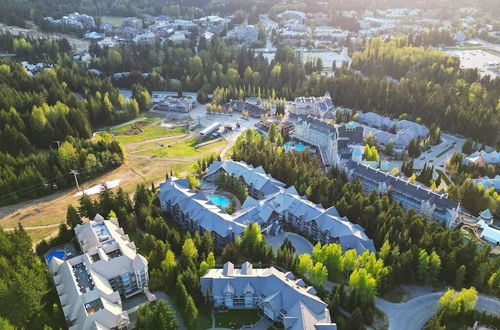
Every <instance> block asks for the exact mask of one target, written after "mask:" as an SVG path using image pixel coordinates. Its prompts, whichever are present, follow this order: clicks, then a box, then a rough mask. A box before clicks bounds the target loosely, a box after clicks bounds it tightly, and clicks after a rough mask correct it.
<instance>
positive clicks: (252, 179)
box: [203, 161, 285, 199]
mask: <svg viewBox="0 0 500 330" xmlns="http://www.w3.org/2000/svg"><path fill="white" fill-rule="evenodd" d="M221 174H229V175H232V176H235V177H237V178H239V179H241V180H242V181H243V182H244V183H245V185H246V186H247V188H248V194H249V195H250V196H252V197H253V198H256V199H264V198H265V197H266V196H269V195H271V194H275V193H277V192H279V191H280V190H281V189H283V188H284V187H285V184H284V183H283V182H281V181H278V180H276V179H274V178H273V177H272V176H271V175H270V174H267V173H266V171H265V170H264V168H263V167H262V166H259V167H253V166H252V165H249V164H247V163H244V162H234V161H224V162H219V161H215V162H213V163H212V164H211V165H210V166H209V167H208V169H207V171H206V173H205V175H204V176H203V180H204V181H205V182H209V183H215V181H216V180H217V178H218V177H219V175H221Z"/></svg>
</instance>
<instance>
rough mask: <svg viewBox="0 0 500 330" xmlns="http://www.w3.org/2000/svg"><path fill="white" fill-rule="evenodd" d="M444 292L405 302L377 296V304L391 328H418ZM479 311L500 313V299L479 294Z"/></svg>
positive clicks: (434, 309) (414, 329) (427, 319)
mask: <svg viewBox="0 0 500 330" xmlns="http://www.w3.org/2000/svg"><path fill="white" fill-rule="evenodd" d="M443 293H444V292H433V293H428V294H424V295H421V296H418V297H415V298H413V299H410V300H408V301H407V302H404V303H399V304H394V303H391V302H388V301H387V300H384V299H382V298H377V300H376V302H375V305H376V306H377V308H378V309H380V310H381V311H383V312H384V313H385V314H386V315H387V318H388V319H389V330H399V329H406V330H418V329H422V328H423V327H424V325H425V324H426V323H427V321H429V320H430V319H431V317H432V316H434V314H435V313H436V309H437V303H438V301H439V298H440V297H441V295H443ZM476 309H477V310H478V311H481V312H482V311H486V312H487V313H489V314H496V315H500V300H498V299H496V298H493V297H489V296H485V295H479V296H478V301H477V305H476Z"/></svg>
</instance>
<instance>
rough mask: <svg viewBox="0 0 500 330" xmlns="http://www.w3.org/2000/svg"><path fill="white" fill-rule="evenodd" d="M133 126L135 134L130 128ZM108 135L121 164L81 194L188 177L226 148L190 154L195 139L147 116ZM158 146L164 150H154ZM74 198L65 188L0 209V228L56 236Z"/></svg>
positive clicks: (38, 236)
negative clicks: (112, 184) (114, 184)
mask: <svg viewBox="0 0 500 330" xmlns="http://www.w3.org/2000/svg"><path fill="white" fill-rule="evenodd" d="M138 123H140V124H138ZM134 124H138V125H139V127H140V128H141V129H140V130H137V129H134ZM112 133H113V134H114V135H115V138H116V139H117V140H118V141H120V142H121V143H122V145H123V148H124V149H125V163H124V164H123V165H122V166H120V167H119V168H117V169H115V170H113V171H111V172H108V173H106V174H104V175H102V176H100V177H98V178H95V179H93V180H90V181H87V182H84V183H82V184H81V187H82V188H83V189H88V188H90V187H92V186H94V185H97V184H102V183H104V182H107V181H112V180H116V179H121V182H120V185H119V187H121V188H122V189H124V191H125V192H127V193H132V192H133V191H134V190H135V187H136V186H137V185H138V184H145V185H146V186H150V185H151V183H154V184H158V183H160V182H162V181H163V180H165V174H166V173H171V172H172V173H174V174H175V175H176V176H178V177H183V176H186V175H188V174H190V173H192V171H193V168H192V165H193V164H194V163H195V162H196V160H198V159H199V158H202V157H205V156H208V155H211V154H217V155H219V154H220V153H221V152H222V150H224V148H225V147H226V145H227V141H225V140H222V141H217V142H215V143H211V144H208V145H206V146H203V147H201V148H197V149H196V148H194V144H193V143H194V141H195V138H194V137H193V136H190V135H189V133H186V132H185V130H184V128H183V127H178V128H165V127H162V126H160V119H159V118H158V117H157V116H150V115H146V116H143V117H142V118H140V119H139V120H134V121H131V122H129V123H126V124H123V125H120V126H118V127H115V128H114V129H113V130H112ZM160 144H163V145H164V146H165V147H163V148H162V147H160ZM168 145H171V148H168ZM165 150H166V151H165ZM76 193H77V190H76V188H73V189H66V190H64V191H59V192H56V193H54V194H52V195H49V196H45V197H42V198H38V199H36V200H32V201H28V202H23V203H18V204H14V205H9V206H6V207H2V208H0V226H2V227H3V228H15V227H17V225H18V223H21V224H22V225H23V226H24V227H25V228H26V229H27V230H28V233H29V234H30V236H31V237H32V238H33V240H34V241H38V240H40V239H42V238H44V237H47V236H49V235H51V234H54V233H56V232H57V230H58V224H59V223H61V222H64V221H65V217H66V209H67V206H68V205H70V204H71V205H75V206H76V205H77V204H78V199H79V197H77V196H75V194H76Z"/></svg>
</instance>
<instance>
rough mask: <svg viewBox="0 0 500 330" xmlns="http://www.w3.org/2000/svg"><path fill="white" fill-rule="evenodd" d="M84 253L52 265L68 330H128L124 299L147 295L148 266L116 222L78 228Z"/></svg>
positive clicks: (96, 222) (100, 220)
mask: <svg viewBox="0 0 500 330" xmlns="http://www.w3.org/2000/svg"><path fill="white" fill-rule="evenodd" d="M75 234H76V241H77V242H78V244H79V245H80V248H81V251H82V254H81V255H78V256H75V257H73V258H71V259H67V260H62V259H59V258H58V257H57V256H55V257H53V258H52V259H51V260H50V263H49V270H50V272H51V273H52V275H53V280H54V283H55V285H56V290H57V293H58V295H59V299H60V301H61V305H62V309H63V312H64V315H65V317H66V322H67V324H68V328H69V329H75V330H76V329H84V330H86V329H127V328H128V327H129V325H130V320H129V317H128V314H127V312H126V311H123V309H122V300H121V299H122V298H128V297H131V296H133V295H135V294H138V293H141V292H146V293H147V295H149V296H148V299H149V297H151V295H150V294H149V292H148V291H147V285H148V280H149V276H148V262H147V260H146V259H145V258H144V257H143V256H141V255H140V254H137V253H136V247H135V244H134V242H131V241H130V239H129V237H128V235H126V234H125V233H124V232H123V229H122V228H120V227H119V225H118V221H117V220H116V219H109V220H104V218H102V217H101V216H100V215H96V216H95V218H94V220H92V221H89V222H88V223H85V224H83V225H78V226H76V228H75Z"/></svg>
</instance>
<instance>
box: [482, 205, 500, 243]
mask: <svg viewBox="0 0 500 330" xmlns="http://www.w3.org/2000/svg"><path fill="white" fill-rule="evenodd" d="M478 225H479V227H480V228H481V229H482V231H481V238H482V239H483V240H485V241H487V242H488V243H491V244H494V245H500V229H499V228H498V227H495V226H493V215H492V214H491V212H490V210H489V209H486V210H484V211H483V212H481V214H480V215H479V222H478Z"/></svg>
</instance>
